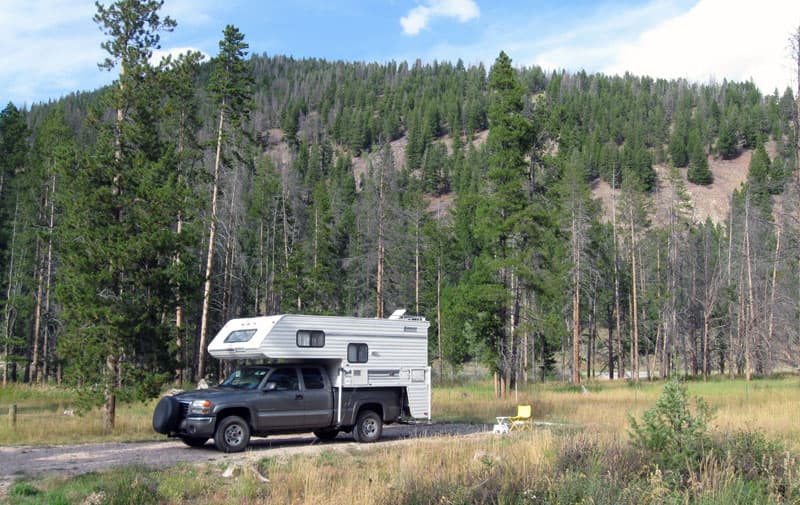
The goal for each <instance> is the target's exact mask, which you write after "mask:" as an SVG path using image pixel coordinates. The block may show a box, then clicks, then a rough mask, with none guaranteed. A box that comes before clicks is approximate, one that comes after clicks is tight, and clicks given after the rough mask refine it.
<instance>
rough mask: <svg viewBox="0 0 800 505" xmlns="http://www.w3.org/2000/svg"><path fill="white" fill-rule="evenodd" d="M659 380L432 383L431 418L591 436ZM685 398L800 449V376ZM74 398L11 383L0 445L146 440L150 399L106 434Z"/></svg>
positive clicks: (700, 386)
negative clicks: (548, 425)
mask: <svg viewBox="0 0 800 505" xmlns="http://www.w3.org/2000/svg"><path fill="white" fill-rule="evenodd" d="M661 387H662V383H660V382H653V383H647V382H643V383H641V384H640V385H639V386H633V385H631V384H629V383H627V382H623V381H602V382H593V383H589V384H587V387H586V389H585V390H584V389H582V388H574V387H571V386H565V385H561V384H546V385H538V384H537V385H531V386H528V387H525V388H520V389H519V390H518V391H517V392H512V394H511V395H510V398H508V399H504V400H496V399H495V398H494V390H493V387H492V384H491V383H490V382H485V381H484V382H471V383H469V384H464V385H454V386H439V387H434V389H433V417H434V420H435V421H457V422H474V423H485V424H492V423H494V422H495V417H496V416H500V415H512V414H514V413H515V412H516V406H517V405H518V404H531V405H532V406H533V413H534V419H536V420H537V421H545V422H554V423H563V424H566V425H571V426H578V427H581V428H582V429H586V430H588V431H591V432H595V433H606V434H610V435H614V436H620V435H622V436H624V435H625V434H626V432H627V427H628V418H629V416H634V417H638V416H640V415H641V413H642V412H643V411H644V410H645V409H647V408H649V407H650V406H652V405H653V404H654V403H655V401H656V399H657V398H658V396H659V394H660V393H661ZM689 391H690V393H691V394H692V395H695V396H700V397H702V398H704V399H705V400H706V401H707V402H708V403H710V404H711V405H712V406H713V407H714V408H715V409H716V415H715V418H714V421H713V423H712V427H714V428H716V429H718V430H721V431H732V430H751V431H761V432H763V433H765V434H766V435H767V436H769V437H776V438H781V439H783V440H786V441H787V442H789V443H790V444H794V446H795V447H796V448H798V449H800V423H798V422H797V419H796V416H797V414H796V413H797V412H800V378H798V377H788V378H782V379H770V380H758V381H753V382H751V383H749V384H748V383H746V382H745V381H742V380H735V381H712V382H707V383H704V382H692V383H690V384H689ZM72 400H73V396H72V394H71V393H70V392H69V391H66V390H60V389H57V388H30V387H27V386H13V387H12V388H6V389H0V445H35V444H54V443H56V444H57V443H75V442H92V441H101V440H104V441H107V440H115V441H121V440H153V439H157V438H159V437H158V435H156V434H155V433H154V432H153V430H152V427H151V415H152V412H153V408H154V405H155V401H151V402H147V403H138V404H132V405H119V406H118V407H117V426H116V428H115V429H114V432H113V433H112V434H110V435H108V434H105V433H104V432H103V430H102V425H101V417H102V416H101V413H100V412H99V411H92V412H89V413H87V414H85V415H83V416H80V415H77V414H75V415H65V412H67V414H69V413H70V412H71V411H72V410H73V408H74V407H73V404H72ZM11 403H16V404H17V405H18V414H17V424H16V427H15V428H12V427H11V426H10V424H9V420H8V417H7V414H6V413H7V408H8V406H9V405H10V404H11Z"/></svg>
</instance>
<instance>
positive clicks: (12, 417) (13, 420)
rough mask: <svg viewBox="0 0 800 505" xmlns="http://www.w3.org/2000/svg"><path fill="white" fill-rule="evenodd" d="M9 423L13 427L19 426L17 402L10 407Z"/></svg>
mask: <svg viewBox="0 0 800 505" xmlns="http://www.w3.org/2000/svg"><path fill="white" fill-rule="evenodd" d="M8 424H9V425H10V426H11V427H12V428H16V427H17V404H16V403H12V404H11V406H10V407H8Z"/></svg>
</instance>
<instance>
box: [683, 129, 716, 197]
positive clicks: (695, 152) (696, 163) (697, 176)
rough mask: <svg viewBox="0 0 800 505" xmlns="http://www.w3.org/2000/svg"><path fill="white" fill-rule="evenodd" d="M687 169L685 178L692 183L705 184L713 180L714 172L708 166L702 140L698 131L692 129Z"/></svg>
mask: <svg viewBox="0 0 800 505" xmlns="http://www.w3.org/2000/svg"><path fill="white" fill-rule="evenodd" d="M689 151H690V152H689V169H688V170H687V171H686V178H687V179H688V180H689V182H691V183H694V184H702V185H704V186H707V185H709V184H711V183H713V182H714V174H713V173H711V169H710V168H709V167H708V157H707V156H706V149H705V147H704V146H703V142H702V141H701V140H700V133H699V132H698V131H697V130H692V133H691V134H690V135H689Z"/></svg>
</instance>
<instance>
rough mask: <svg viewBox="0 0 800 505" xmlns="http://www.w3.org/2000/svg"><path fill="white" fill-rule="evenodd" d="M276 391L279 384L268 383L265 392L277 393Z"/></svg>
mask: <svg viewBox="0 0 800 505" xmlns="http://www.w3.org/2000/svg"><path fill="white" fill-rule="evenodd" d="M276 389H278V383H277V382H272V381H270V382H267V383H266V385H265V386H264V391H275V390H276Z"/></svg>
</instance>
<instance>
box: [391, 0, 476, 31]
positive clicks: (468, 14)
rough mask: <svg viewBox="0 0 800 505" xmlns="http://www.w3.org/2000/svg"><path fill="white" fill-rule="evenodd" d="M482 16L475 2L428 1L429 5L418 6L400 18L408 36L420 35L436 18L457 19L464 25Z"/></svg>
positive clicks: (462, 0) (452, 0) (458, 0)
mask: <svg viewBox="0 0 800 505" xmlns="http://www.w3.org/2000/svg"><path fill="white" fill-rule="evenodd" d="M479 16H480V9H479V8H478V4H476V3H475V1H474V0H428V3H427V5H418V6H416V7H414V8H413V9H411V10H410V11H408V14H407V15H405V16H403V17H401V18H400V25H401V26H402V27H403V33H405V34H406V35H418V34H419V32H421V31H422V30H424V29H425V28H427V27H428V25H429V24H430V22H431V20H432V19H433V18H436V17H445V18H455V19H457V20H458V21H460V22H462V23H466V22H467V21H469V20H471V19H476V18H478V17H479Z"/></svg>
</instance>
